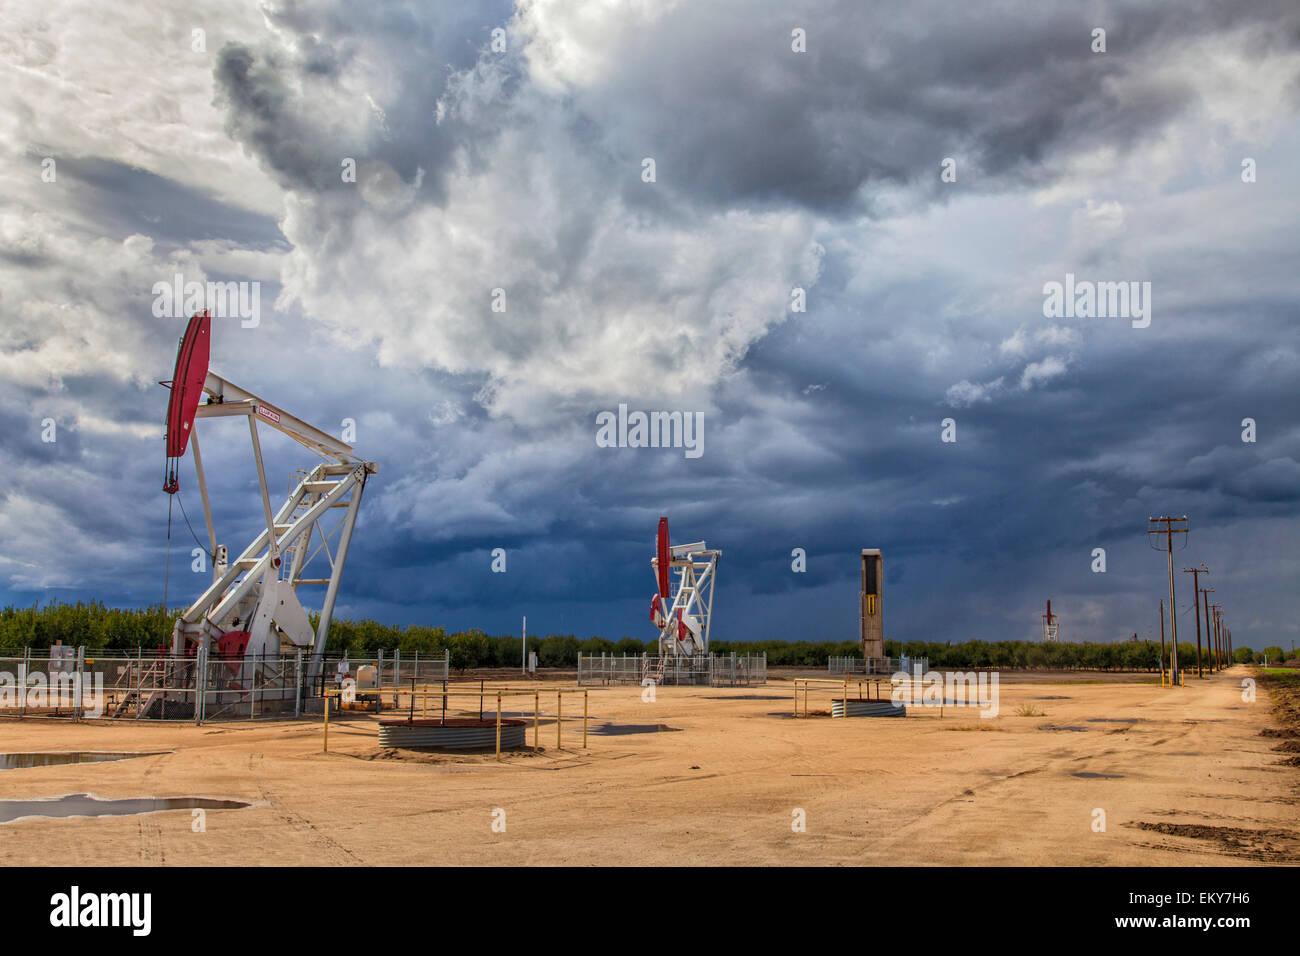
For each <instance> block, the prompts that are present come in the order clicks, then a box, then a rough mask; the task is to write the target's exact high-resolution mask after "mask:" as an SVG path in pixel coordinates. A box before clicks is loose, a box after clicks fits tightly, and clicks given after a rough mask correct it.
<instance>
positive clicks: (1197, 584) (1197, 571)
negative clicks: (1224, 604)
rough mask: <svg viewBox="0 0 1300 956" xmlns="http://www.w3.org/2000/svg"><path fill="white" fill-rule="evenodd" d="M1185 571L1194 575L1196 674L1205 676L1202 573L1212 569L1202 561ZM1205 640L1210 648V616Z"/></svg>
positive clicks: (1206, 626)
mask: <svg viewBox="0 0 1300 956" xmlns="http://www.w3.org/2000/svg"><path fill="white" fill-rule="evenodd" d="M1183 573H1184V574H1190V575H1191V576H1192V613H1194V614H1195V615H1196V676H1197V677H1204V676H1205V674H1204V672H1203V671H1202V670H1201V602H1200V597H1201V575H1202V574H1209V573H1210V569H1209V568H1207V567H1206V566H1205V562H1204V561H1202V562H1201V566H1200V567H1199V568H1183ZM1205 640H1206V642H1207V649H1208V642H1209V640H1210V619H1209V618H1208V617H1207V618H1206V619H1205Z"/></svg>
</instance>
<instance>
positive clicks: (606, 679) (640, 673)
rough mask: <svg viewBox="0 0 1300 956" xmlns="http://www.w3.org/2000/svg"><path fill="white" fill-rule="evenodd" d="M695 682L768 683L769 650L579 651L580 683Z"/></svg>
mask: <svg viewBox="0 0 1300 956" xmlns="http://www.w3.org/2000/svg"><path fill="white" fill-rule="evenodd" d="M646 683H654V684H694V685H700V686H706V687H749V686H752V685H755V684H766V683H767V655H766V654H729V655H718V654H709V655H707V656H706V655H698V656H694V657H657V656H652V655H650V654H623V655H618V654H581V653H580V654H579V655H578V684H579V685H591V684H601V685H609V684H646Z"/></svg>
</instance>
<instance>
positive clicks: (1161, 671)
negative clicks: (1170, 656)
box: [1160, 598, 1165, 687]
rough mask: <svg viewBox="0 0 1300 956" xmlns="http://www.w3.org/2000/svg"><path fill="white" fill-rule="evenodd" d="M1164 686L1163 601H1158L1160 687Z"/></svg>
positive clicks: (1162, 599)
mask: <svg viewBox="0 0 1300 956" xmlns="http://www.w3.org/2000/svg"><path fill="white" fill-rule="evenodd" d="M1164 685H1165V599H1164V598H1161V599H1160V686H1161V687H1163V686H1164Z"/></svg>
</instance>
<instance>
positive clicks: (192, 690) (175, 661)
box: [0, 647, 451, 723]
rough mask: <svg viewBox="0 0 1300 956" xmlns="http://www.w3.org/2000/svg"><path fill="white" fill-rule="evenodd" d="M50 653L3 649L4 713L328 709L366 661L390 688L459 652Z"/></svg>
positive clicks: (445, 672) (200, 718)
mask: <svg viewBox="0 0 1300 956" xmlns="http://www.w3.org/2000/svg"><path fill="white" fill-rule="evenodd" d="M69 651H71V653H68V652H69ZM49 655H50V651H48V650H46V649H43V648H39V649H32V648H24V649H23V654H22V656H21V657H20V656H16V655H15V656H10V657H0V716H3V717H37V716H39V717H65V718H72V719H96V718H106V719H116V720H123V719H125V720H193V721H194V722H195V723H203V722H204V721H208V720H239V719H260V718H281V717H297V716H301V715H302V714H304V713H320V711H321V705H322V700H323V697H324V695H325V692H326V691H327V690H336V689H337V688H338V687H339V684H340V679H341V677H342V675H343V673H345V672H346V673H348V674H350V675H351V676H352V677H354V678H355V677H356V676H357V672H358V670H359V669H360V667H361V666H362V665H364V664H371V665H372V666H374V667H375V668H376V680H377V685H378V686H379V687H381V688H382V687H397V686H402V685H404V684H407V683H409V682H410V681H411V680H413V679H414V680H416V681H420V682H425V683H428V682H433V681H445V680H447V679H448V677H449V670H450V664H451V659H450V652H444V653H443V655H442V656H441V657H435V658H427V657H426V658H420V657H419V656H418V655H416V656H412V657H410V658H408V659H406V660H405V661H403V660H402V658H401V655H400V654H397V655H392V656H390V657H388V658H387V659H385V657H384V655H383V653H382V652H380V653H379V654H376V655H374V656H373V657H371V656H362V657H357V656H352V657H349V658H339V657H323V658H322V659H321V661H320V663H319V666H318V667H317V668H316V669H315V671H314V672H313V671H312V668H311V662H310V653H309V652H306V651H297V652H295V653H294V654H292V655H290V654H285V655H280V656H276V657H269V656H263V657H256V658H252V657H250V658H238V659H228V658H222V657H219V656H217V655H214V654H210V653H208V652H207V651H206V650H200V651H198V652H197V653H195V654H192V655H186V656H175V655H172V654H169V653H166V652H161V653H160V652H159V651H158V650H157V649H154V650H152V651H149V652H146V651H145V650H144V648H136V649H135V651H134V652H132V651H122V650H117V651H112V652H110V653H102V652H101V653H96V654H93V655H89V656H88V655H87V654H86V650H85V648H82V647H79V648H76V649H75V651H73V650H72V649H71V648H69V649H66V651H65V650H63V649H61V650H60V652H59V654H58V655H57V656H49ZM340 663H346V665H347V666H346V670H343V669H341V668H340V666H339V665H340Z"/></svg>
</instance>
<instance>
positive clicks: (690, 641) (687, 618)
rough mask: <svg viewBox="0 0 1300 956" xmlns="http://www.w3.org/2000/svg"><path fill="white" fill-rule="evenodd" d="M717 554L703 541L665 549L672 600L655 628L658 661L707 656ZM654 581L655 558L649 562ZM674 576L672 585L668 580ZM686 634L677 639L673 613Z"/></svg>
mask: <svg viewBox="0 0 1300 956" xmlns="http://www.w3.org/2000/svg"><path fill="white" fill-rule="evenodd" d="M721 556H722V552H721V551H717V550H710V549H709V548H708V547H707V546H706V545H705V543H704V542H703V541H695V542H693V543H691V544H678V545H671V546H670V547H669V550H668V566H669V568H670V569H671V570H670V579H669V587H670V588H671V589H672V594H673V601H672V605H671V606H670V607H669V608H668V611H667V619H666V620H665V622H664V625H663V627H662V628H660V629H659V656H660V657H661V658H669V657H672V658H679V657H696V656H699V655H701V654H708V653H709V628H710V625H711V624H712V622H713V582H714V581H715V580H716V579H717V576H718V575H717V571H718V558H720V557H721ZM650 566H651V568H652V569H653V571H654V574H655V580H656V581H658V580H659V558H658V556H657V555H656V556H655V557H653V558H651V559H650ZM673 577H675V578H676V581H675V582H674V581H673V580H672V578H673ZM679 609H680V610H681V612H682V621H683V623H685V624H686V628H687V630H688V631H689V632H690V633H689V635H688V636H687V638H686V639H685V640H680V641H679V640H678V639H677V611H678V610H679Z"/></svg>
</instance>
